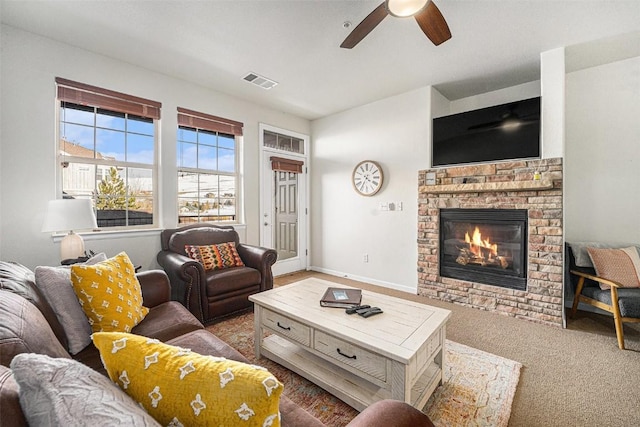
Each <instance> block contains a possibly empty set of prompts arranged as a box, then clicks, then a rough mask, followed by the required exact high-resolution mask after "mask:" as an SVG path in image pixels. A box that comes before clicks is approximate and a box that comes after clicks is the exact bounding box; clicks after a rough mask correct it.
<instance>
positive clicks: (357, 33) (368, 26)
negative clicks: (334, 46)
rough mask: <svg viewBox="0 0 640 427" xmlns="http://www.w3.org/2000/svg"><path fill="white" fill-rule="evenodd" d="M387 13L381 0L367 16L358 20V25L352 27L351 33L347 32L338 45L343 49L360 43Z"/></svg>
mask: <svg viewBox="0 0 640 427" xmlns="http://www.w3.org/2000/svg"><path fill="white" fill-rule="evenodd" d="M388 14H389V12H387V8H386V6H385V4H384V2H383V3H382V4H381V5H380V6H378V7H376V8H375V9H374V10H373V12H371V13H370V14H369V15H367V17H366V18H364V19H363V20H362V22H360V23H359V24H358V26H357V27H356V28H354V29H353V31H351V34H349V35H348V36H347V38H346V39H344V41H343V42H342V44H341V45H340V47H342V48H345V49H351V48H353V47H354V46H355V45H357V44H358V43H360V42H361V41H362V39H364V38H365V37H366V36H367V34H369V33H370V32H371V31H372V30H373V29H374V28H375V27H377V26H378V24H379V23H380V22H382V20H383V19H384V18H386V17H387V15H388Z"/></svg>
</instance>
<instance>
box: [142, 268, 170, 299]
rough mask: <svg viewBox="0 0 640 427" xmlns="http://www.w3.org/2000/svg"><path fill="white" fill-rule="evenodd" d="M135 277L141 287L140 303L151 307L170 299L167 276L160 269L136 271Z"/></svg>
mask: <svg viewBox="0 0 640 427" xmlns="http://www.w3.org/2000/svg"><path fill="white" fill-rule="evenodd" d="M136 277H137V278H138V281H139V282H140V288H141V289H142V303H143V305H144V306H145V307H148V308H151V307H155V306H158V305H160V304H162V303H165V302H167V301H170V300H171V285H170V284H169V278H168V277H167V275H166V274H165V272H164V271H162V270H150V271H143V272H141V273H137V274H136Z"/></svg>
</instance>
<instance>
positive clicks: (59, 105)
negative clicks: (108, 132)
mask: <svg viewBox="0 0 640 427" xmlns="http://www.w3.org/2000/svg"><path fill="white" fill-rule="evenodd" d="M56 86H57V88H56V89H57V90H56V102H55V105H56V114H55V117H56V145H55V147H56V153H55V158H56V188H57V190H56V197H57V198H63V197H64V194H63V191H64V190H65V189H64V188H63V185H64V183H63V181H64V177H63V174H64V169H65V168H66V167H68V165H69V163H75V164H89V165H91V166H93V167H95V168H96V169H95V170H94V172H95V171H96V170H97V168H98V167H101V166H102V167H106V168H110V167H115V168H117V169H119V170H121V169H122V168H124V169H142V170H149V171H150V172H151V181H152V182H151V192H152V195H151V197H150V199H151V203H152V204H153V209H152V212H151V214H152V222H151V224H138V225H118V226H112V227H109V226H102V227H100V226H99V227H98V229H97V230H98V231H99V232H102V233H108V232H135V231H145V230H151V229H157V228H158V227H159V224H160V217H159V212H160V189H159V188H160V183H159V159H160V132H159V131H160V110H161V105H162V104H161V103H159V102H156V101H150V100H145V99H144V98H138V97H135V96H132V95H127V94H123V93H120V92H115V91H111V90H108V89H103V88H99V87H96V86H91V85H87V84H84V83H78V82H73V81H70V80H66V79H62V78H56ZM71 97H75V98H74V99H70V98H71ZM101 102H104V103H103V104H101ZM64 103H70V104H75V105H79V106H81V107H88V108H91V109H92V110H93V112H92V114H93V115H94V122H93V124H92V125H91V126H89V125H87V127H89V128H91V129H92V130H93V132H94V143H95V142H96V139H95V134H96V132H97V131H98V130H99V129H108V128H102V127H100V126H98V123H97V122H96V120H95V117H96V114H99V111H98V110H104V111H108V112H115V113H118V114H124V119H125V120H129V116H134V117H142V118H145V119H151V120H152V122H153V159H152V163H140V162H132V161H126V160H116V159H113V160H108V159H100V158H96V157H95V156H94V157H93V158H89V157H82V156H73V155H71V156H69V155H64V154H62V152H63V144H62V137H63V135H62V128H61V126H62V121H63V119H64V118H63V117H62V109H63V104H64ZM105 104H109V105H105ZM136 109H137V110H136ZM140 113H142V114H140ZM150 116H152V117H150ZM122 132H123V133H124V134H125V135H128V134H130V133H131V134H134V135H142V134H140V133H138V132H130V131H127V129H126V128H125V129H124V130H123V131H122ZM125 138H126V137H125ZM69 142H71V141H69ZM93 152H94V153H99V151H97V150H96V147H95V146H94V147H93ZM92 180H95V182H96V184H95V187H94V190H93V191H92V193H93V194H92V195H91V200H92V201H93V209H94V212H96V216H97V194H96V191H97V183H98V180H97V174H96V178H92ZM125 183H126V185H127V186H129V185H131V184H130V182H129V178H128V177H126V176H125ZM81 197H84V196H81ZM127 210H128V209H127ZM126 218H127V219H126V221H127V222H128V221H129V217H128V214H127V216H126Z"/></svg>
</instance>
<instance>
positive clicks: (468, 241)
mask: <svg viewBox="0 0 640 427" xmlns="http://www.w3.org/2000/svg"><path fill="white" fill-rule="evenodd" d="M526 260H527V211H526V210H524V209H441V210H440V275H441V276H444V277H451V278H454V279H461V280H466V281H471V282H477V283H485V284H489V285H496V286H502V287H506V288H512V289H519V290H525V289H526V285H527V274H526V273H527V268H526V267H527V264H526Z"/></svg>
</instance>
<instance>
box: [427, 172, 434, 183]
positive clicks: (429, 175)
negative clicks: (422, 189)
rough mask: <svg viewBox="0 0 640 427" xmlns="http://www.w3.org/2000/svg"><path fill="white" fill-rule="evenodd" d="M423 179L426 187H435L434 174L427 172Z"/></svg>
mask: <svg viewBox="0 0 640 427" xmlns="http://www.w3.org/2000/svg"><path fill="white" fill-rule="evenodd" d="M425 178H426V184H427V185H436V173H435V172H427V174H426V176H425Z"/></svg>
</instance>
